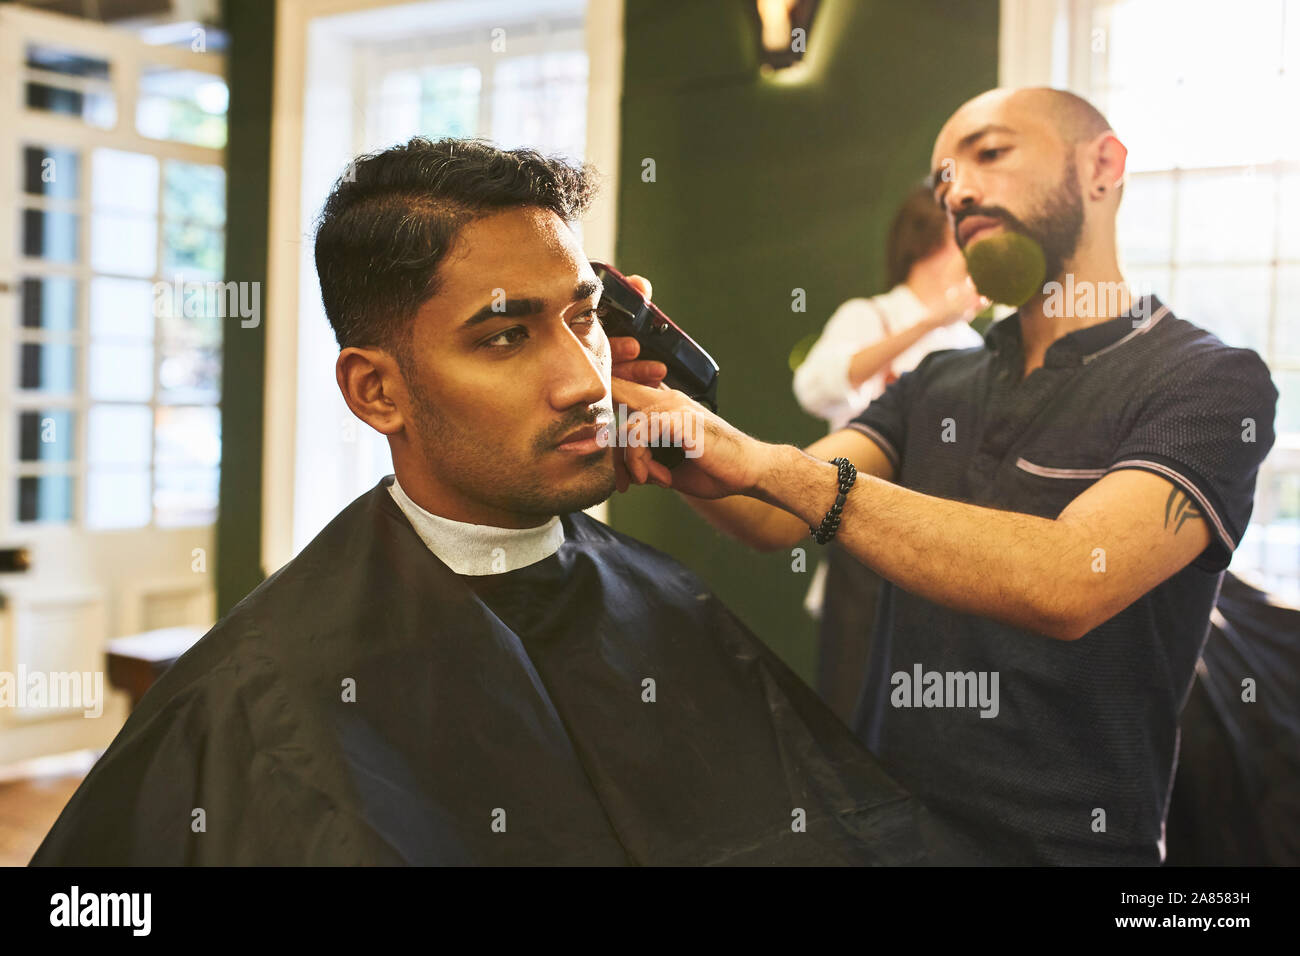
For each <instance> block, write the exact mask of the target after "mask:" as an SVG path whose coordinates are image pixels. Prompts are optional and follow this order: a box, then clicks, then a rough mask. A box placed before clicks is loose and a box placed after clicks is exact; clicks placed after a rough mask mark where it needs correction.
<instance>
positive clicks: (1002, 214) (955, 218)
mask: <svg viewBox="0 0 1300 956" xmlns="http://www.w3.org/2000/svg"><path fill="white" fill-rule="evenodd" d="M971 216H980V217H982V218H985V219H996V220H997V221H998V222H1000V223H1002V225H1004V226H1006V227H1007V228H1008V229H1011V230H1013V231H1015V232H1020V233H1025V234H1028V232H1029V230H1028V229H1027V228H1026V227H1025V224H1024V223H1023V222H1021V221H1020V220H1019V219H1017V218H1016V217H1015V215H1013V214H1012V213H1011V211H1010V210H1007V209H1004V208H1003V207H1001V206H967V207H964V208H962V209H961V210H959V211H957V212H955V213H953V214H952V232H953V235H954V236H957V235H960V232H959V230H960V229H961V224H962V223H963V222H964V221H966V220H967V219H969V218H970V217H971Z"/></svg>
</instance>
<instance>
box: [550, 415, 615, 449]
mask: <svg viewBox="0 0 1300 956" xmlns="http://www.w3.org/2000/svg"><path fill="white" fill-rule="evenodd" d="M608 427H609V425H608V423H607V422H600V423H598V424H595V425H584V426H583V427H582V428H579V429H577V430H576V431H572V432H569V434H567V435H565V436H564V438H562V439H561V440H560V443H559V444H558V445H556V446H555V448H556V450H557V451H562V452H567V453H569V454H574V455H590V454H592V453H593V452H597V451H603V450H604V449H605V448H606V446H607V445H608V442H606V443H605V444H601V443H600V442H599V441H598V436H599V434H600V432H602V431H603V430H605V429H606V428H608Z"/></svg>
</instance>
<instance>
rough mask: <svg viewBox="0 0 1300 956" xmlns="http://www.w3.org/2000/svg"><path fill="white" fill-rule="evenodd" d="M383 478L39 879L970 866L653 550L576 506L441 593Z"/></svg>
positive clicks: (188, 671)
mask: <svg viewBox="0 0 1300 956" xmlns="http://www.w3.org/2000/svg"><path fill="white" fill-rule="evenodd" d="M391 481H392V479H391V476H390V477H389V478H386V479H384V480H383V481H382V482H380V484H379V485H378V486H377V487H376V488H374V489H372V490H371V491H369V492H367V493H366V494H364V495H362V496H361V497H360V498H358V499H357V500H356V501H355V502H353V503H352V504H351V505H349V506H348V507H347V508H346V509H345V510H344V511H343V512H341V513H340V514H339V515H338V516H337V517H336V518H335V519H334V520H333V521H332V522H331V523H330V524H329V525H328V526H327V527H326V528H325V529H324V530H323V531H322V532H321V533H320V534H319V535H318V536H317V537H316V538H315V540H313V541H312V542H311V544H310V545H308V546H307V547H306V548H305V549H304V550H303V552H302V553H301V554H300V555H299V556H298V557H297V558H295V559H294V560H293V561H291V562H290V563H289V564H288V565H286V566H285V567H284V568H282V569H281V570H280V571H278V572H277V573H276V574H274V575H272V576H271V577H270V578H268V579H267V580H266V581H265V582H264V583H263V584H262V585H260V586H259V587H258V588H257V589H256V590H254V591H253V592H252V593H250V594H249V595H248V596H247V597H246V598H245V599H244V600H243V601H242V602H240V604H239V605H238V606H237V607H235V608H234V609H233V610H232V611H231V613H230V614H229V615H227V616H226V617H225V618H223V619H222V620H221V621H220V622H219V623H218V624H217V625H216V626H215V627H214V628H213V629H212V630H211V631H209V632H208V633H207V634H206V635H205V636H204V637H203V639H202V640H200V641H199V642H198V643H197V644H196V645H195V646H194V647H193V648H192V649H191V650H190V651H189V652H188V653H186V654H185V655H184V656H183V657H182V658H181V659H180V660H179V661H177V662H176V664H175V665H174V666H172V667H171V668H170V669H169V670H168V671H167V672H166V673H165V674H164V675H163V676H162V677H161V678H159V680H158V681H157V683H156V684H155V685H154V686H153V687H152V688H151V689H150V690H149V692H148V693H147V694H146V695H145V697H144V699H143V700H142V701H141V702H140V705H139V706H138V707H137V708H136V710H135V712H134V713H132V714H131V716H130V718H129V719H128V720H127V722H126V725H125V726H124V727H123V729H122V731H121V732H120V733H119V734H118V736H117V737H116V739H115V740H114V741H113V743H112V745H111V746H110V747H109V749H108V750H107V752H106V753H105V754H104V755H103V756H102V757H101V758H100V760H99V761H98V762H97V763H96V764H95V766H94V767H93V768H92V770H91V772H90V774H89V775H88V776H87V778H86V780H85V781H84V782H83V783H82V785H81V787H80V789H78V790H77V792H76V794H75V795H74V796H73V797H72V799H71V800H70V801H69V803H68V805H67V807H66V808H65V809H64V811H63V813H62V815H61V816H60V817H59V819H58V821H57V822H56V823H55V825H54V827H53V829H52V830H51V831H50V833H49V834H48V835H47V837H46V838H45V841H44V843H42V845H41V847H40V849H39V850H38V851H37V853H36V855H35V857H34V858H33V860H32V863H33V864H34V865H65V864H89V865H113V864H118V865H121V864H126V865H135V864H152V865H182V864H233V865H243V864H273V865H293V864H323V865H336V864H337V865H351V864H380V865H384V864H453V865H454V864H600V865H603V864H619V865H621V864H629V863H631V864H774V863H775V864H923V863H935V862H943V863H949V862H976V860H975V857H974V856H973V855H972V851H971V843H970V842H969V840H968V839H967V838H966V837H964V836H959V835H958V834H957V832H956V831H954V830H952V829H950V828H949V826H948V824H947V823H946V822H945V821H941V820H940V819H939V818H938V817H936V816H935V815H933V814H932V813H931V812H930V811H929V810H927V809H926V808H925V807H923V806H921V805H920V804H919V803H918V802H917V801H916V800H915V799H914V798H913V797H911V796H909V795H908V794H907V793H906V792H904V791H903V790H902V789H901V788H900V787H899V786H898V785H897V784H896V783H894V782H893V781H892V780H891V779H890V778H889V776H887V774H886V773H885V771H884V770H883V769H882V768H881V766H880V764H879V763H878V761H877V760H876V759H875V758H874V757H873V756H872V755H871V754H870V753H869V752H868V751H867V750H866V749H865V748H864V747H863V746H862V745H861V744H860V743H859V742H858V741H857V739H856V738H855V737H854V736H853V734H852V733H851V732H850V731H849V730H848V728H847V727H845V726H844V725H843V724H842V723H841V722H840V721H839V720H838V719H837V718H836V717H835V716H834V715H833V714H832V713H831V711H830V710H829V709H827V708H826V707H825V706H824V705H823V704H822V703H821V702H820V701H819V700H818V699H817V698H816V696H815V695H814V694H813V693H812V692H811V691H810V690H809V689H808V688H807V686H806V685H804V684H803V682H802V681H800V680H799V679H798V677H797V676H796V675H795V674H794V673H793V672H791V671H790V670H789V669H788V668H787V667H786V666H785V665H784V664H783V663H782V662H781V661H780V660H779V659H778V658H777V657H776V656H775V655H774V654H773V653H772V652H771V651H769V650H768V649H767V648H766V647H765V646H764V645H763V644H762V643H761V642H760V641H759V640H758V639H757V638H755V637H754V636H753V635H752V634H751V633H750V632H749V631H748V630H747V629H746V628H745V627H744V626H743V625H742V624H741V623H740V622H739V621H738V620H737V619H736V618H735V617H734V616H733V615H732V614H731V612H730V611H728V610H727V609H726V608H725V607H724V606H723V605H722V604H721V602H719V601H718V600H717V598H716V597H714V596H713V594H712V593H711V592H710V591H709V590H708V589H707V588H706V587H705V586H704V585H703V584H702V583H701V582H700V581H699V579H697V578H696V577H695V576H694V575H693V574H691V573H690V572H689V571H687V570H686V569H685V568H683V567H682V566H681V565H679V564H678V563H676V562H675V561H673V560H672V559H670V558H668V557H667V556H665V555H663V554H661V553H660V552H658V551H655V550H653V549H652V548H649V547H647V546H646V545H644V544H641V543H639V542H637V541H635V540H633V539H631V538H628V537H626V536H624V535H621V534H619V533H617V532H615V531H613V530H611V529H610V528H608V527H606V526H604V525H602V524H600V523H599V522H597V521H594V520H592V519H591V518H588V517H587V516H585V515H583V514H580V513H579V514H573V515H568V516H565V518H564V519H563V520H564V525H565V532H566V540H565V543H564V544H563V545H562V546H561V548H560V550H559V551H558V552H557V553H556V554H554V555H552V556H551V557H549V558H547V559H545V560H544V561H541V562H539V563H537V564H535V565H532V566H530V567H527V568H522V569H519V570H516V571H509V572H506V573H504V574H501V575H494V576H491V577H489V578H470V577H461V576H458V575H456V574H454V573H453V572H452V571H451V570H450V569H448V568H447V566H446V565H444V564H443V563H442V562H441V561H439V560H438V558H437V557H435V556H434V554H433V553H432V552H431V551H429V549H428V548H427V547H426V546H425V544H424V543H423V541H422V540H421V539H420V537H419V536H418V535H417V534H416V533H415V531H414V529H413V528H412V527H411V525H410V523H409V522H408V521H407V519H406V517H405V516H404V515H403V514H402V512H401V510H400V509H399V508H398V507H397V505H396V503H395V502H394V501H393V500H392V497H391V495H390V494H389V491H388V485H389V484H390V483H391ZM480 593H481V595H482V596H480ZM651 682H653V683H651ZM348 687H352V688H354V693H355V699H354V700H351V699H348V698H349V696H350V694H349V693H348V691H347V688H348Z"/></svg>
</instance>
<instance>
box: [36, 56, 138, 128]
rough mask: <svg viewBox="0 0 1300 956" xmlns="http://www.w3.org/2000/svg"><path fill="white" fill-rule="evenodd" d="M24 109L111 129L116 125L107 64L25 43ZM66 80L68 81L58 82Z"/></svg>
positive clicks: (103, 61)
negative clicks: (28, 72) (28, 73)
mask: <svg viewBox="0 0 1300 956" xmlns="http://www.w3.org/2000/svg"><path fill="white" fill-rule="evenodd" d="M26 65H27V68H28V69H29V70H32V71H40V73H33V74H32V79H31V80H30V81H29V82H28V83H27V93H26V101H27V108H28V109H34V110H42V111H46V112H51V113H60V114H63V115H65V116H77V117H80V118H82V119H84V120H85V121H86V122H87V123H89V124H91V125H92V126H98V127H100V128H102V129H111V128H112V127H113V126H115V125H116V124H117V107H116V105H115V104H114V101H113V92H112V87H111V86H110V85H109V84H108V79H109V72H108V61H107V60H101V59H99V58H97V57H91V56H85V55H84V54H81V53H78V52H76V51H74V50H65V49H60V48H56V47H49V46H44V45H40V44H28V46H27V62H26ZM60 77H68V82H67V83H63V82H60Z"/></svg>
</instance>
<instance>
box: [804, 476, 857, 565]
mask: <svg viewBox="0 0 1300 956" xmlns="http://www.w3.org/2000/svg"><path fill="white" fill-rule="evenodd" d="M831 464H832V465H837V466H839V469H840V474H839V482H840V483H839V488H840V491H839V494H837V495H836V496H835V504H833V505H831V510H830V511H828V512H826V517H825V518H822V523H821V527H819V528H814V527H812V526H811V525H810V526H809V528H808V530H809V531H810V532H812V536H813V538H814V539H815V540H816V541H817V543H818V544H825V543H826V542H828V541H830V540H831V538H833V537H835V532H836V531H839V530H840V512H842V511H843V510H844V500H845V498H847V497H848V494H849V489H850V488H852V487H853V482H855V481H857V480H858V469H856V468H854V467H853V462H851V461H849V460H848V459H847V458H833V459H831Z"/></svg>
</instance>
